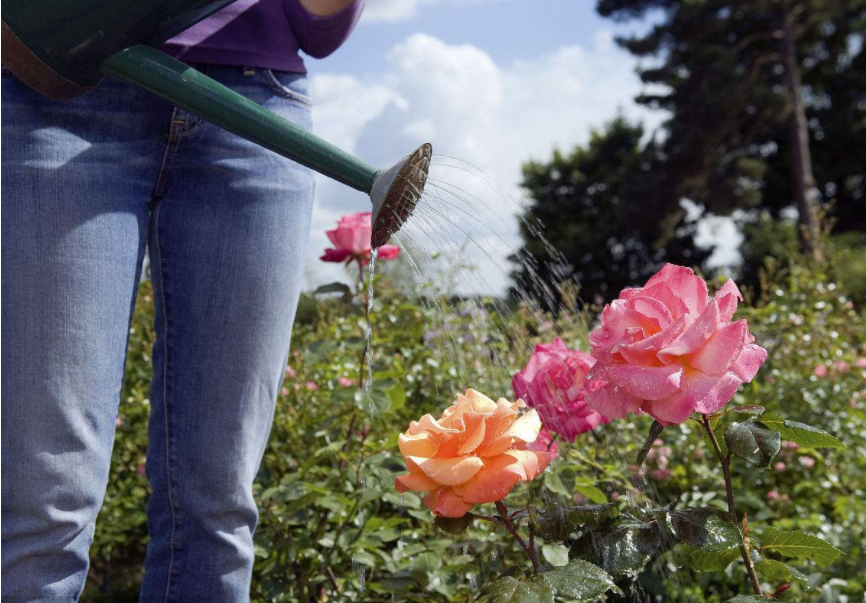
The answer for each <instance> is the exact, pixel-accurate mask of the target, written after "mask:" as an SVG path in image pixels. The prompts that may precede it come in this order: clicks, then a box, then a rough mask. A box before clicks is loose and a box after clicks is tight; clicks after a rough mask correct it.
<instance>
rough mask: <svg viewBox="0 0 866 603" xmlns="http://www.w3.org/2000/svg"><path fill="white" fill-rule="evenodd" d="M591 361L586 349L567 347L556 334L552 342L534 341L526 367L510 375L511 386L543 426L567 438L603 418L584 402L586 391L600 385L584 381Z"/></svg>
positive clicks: (605, 420)
mask: <svg viewBox="0 0 866 603" xmlns="http://www.w3.org/2000/svg"><path fill="white" fill-rule="evenodd" d="M594 363H595V360H593V358H592V356H590V355H589V354H587V353H586V352H580V351H578V350H570V349H568V348H567V347H565V344H564V343H562V339H560V338H559V337H557V338H556V339H555V340H554V341H553V343H549V344H538V345H536V346H535V352H534V353H533V354H532V357H531V358H530V359H529V362H528V363H527V365H526V368H525V369H523V370H522V371H520V372H519V373H517V374H516V375H514V378H513V379H512V380H511V387H512V389H513V390H514V395H515V396H517V397H518V398H522V399H523V400H524V401H525V402H526V403H527V404H528V405H529V406H530V407H531V408H534V409H536V410H537V411H538V414H539V415H541V422H542V424H543V425H544V428H545V429H547V430H549V431H552V432H554V433H557V434H559V435H560V436H562V437H563V438H564V439H566V440H568V441H569V442H573V441H574V438H575V437H576V436H577V435H578V434H581V433H586V432H587V431H592V430H593V429H595V428H596V427H598V426H599V425H600V424H601V423H609V422H610V419H607V418H605V417H603V416H601V415H600V414H598V413H597V412H595V411H594V410H592V409H591V408H589V407H588V406H587V405H586V394H587V392H588V391H592V390H594V389H597V388H599V387H601V386H602V385H604V382H603V381H597V380H596V381H587V380H586V373H587V371H589V369H590V368H591V367H592V365H593V364H594Z"/></svg>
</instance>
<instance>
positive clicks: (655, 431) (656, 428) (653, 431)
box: [637, 421, 665, 467]
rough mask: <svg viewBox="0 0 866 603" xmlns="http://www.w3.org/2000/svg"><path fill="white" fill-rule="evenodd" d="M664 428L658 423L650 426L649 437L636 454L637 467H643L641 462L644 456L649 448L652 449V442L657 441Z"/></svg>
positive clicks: (654, 422)
mask: <svg viewBox="0 0 866 603" xmlns="http://www.w3.org/2000/svg"><path fill="white" fill-rule="evenodd" d="M664 428H665V426H664V425H662V424H661V423H659V422H658V421H653V422H652V425H650V430H649V435H647V438H646V442H644V444H643V446H642V447H641V449H640V450H639V451H638V453H637V466H638V467H640V466H641V465H643V462H644V461H645V460H646V455H647V454H649V451H650V448H652V445H653V442H655V441H656V439H658V437H659V435H661V433H662V431H664Z"/></svg>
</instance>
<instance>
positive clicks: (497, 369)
mask: <svg viewBox="0 0 866 603" xmlns="http://www.w3.org/2000/svg"><path fill="white" fill-rule="evenodd" d="M763 279H764V280H763V287H762V290H761V291H760V292H758V293H756V294H755V295H754V296H753V298H752V300H751V303H750V304H749V305H747V306H745V305H741V309H740V311H739V312H738V314H737V318H747V319H748V321H749V328H750V330H751V332H752V333H753V334H754V335H755V337H756V340H757V342H758V343H759V344H760V345H762V346H763V347H765V348H766V349H767V350H768V353H769V354H768V359H767V361H766V363H765V364H764V366H763V367H762V369H761V371H760V372H759V373H758V375H757V377H756V378H755V379H754V380H753V381H752V382H751V383H749V384H746V385H744V386H743V387H741V388H740V390H739V392H738V393H737V394H736V397H735V398H734V400H733V401H732V402H731V404H730V405H729V408H728V410H730V409H733V408H735V407H736V408H738V411H737V412H736V413H733V412H732V413H730V414H728V415H726V416H724V417H722V418H721V419H718V420H717V421H715V422H714V425H713V426H714V427H715V432H716V433H718V434H719V439H720V440H721V442H722V443H721V445H723V446H724V445H727V444H726V443H725V438H724V436H723V432H724V429H725V427H726V425H728V424H730V423H738V424H739V425H743V426H744V427H735V428H733V430H732V433H734V432H737V430H738V429H739V430H740V431H743V430H745V431H746V432H748V433H750V434H755V433H757V434H758V435H759V436H761V435H763V434H762V432H760V431H757V432H756V431H755V430H762V429H763V430H767V431H772V430H773V429H776V430H778V431H781V432H782V437H781V438H779V442H778V445H779V452H778V454H776V455H772V459H761V460H762V461H763V460H767V462H768V463H769V465H770V466H769V467H768V468H760V467H756V466H752V465H749V464H747V463H746V462H745V461H742V460H740V459H736V462H734V463H732V481H733V484H732V485H733V490H734V491H735V492H736V495H737V501H736V502H737V508H738V509H737V510H738V512H739V514H740V515H742V514H743V513H746V514H747V516H748V526H749V530H750V536H753V537H754V538H755V544H757V545H758V546H757V547H756V548H757V550H754V551H753V552H754V555H755V561H756V571H757V572H758V575H759V576H760V579H761V581H762V582H763V583H764V585H765V586H766V587H767V588H769V589H770V590H769V592H770V593H772V592H773V591H774V590H775V589H777V588H778V587H780V586H783V585H790V588H789V590H788V591H787V592H783V593H780V594H779V597H780V599H781V600H790V601H843V600H845V597H848V600H854V599H856V598H857V597H861V596H862V592H863V591H864V589H866V581H864V578H863V576H864V575H866V557H864V553H863V548H862V543H863V542H864V541H866V533H864V530H866V528H864V526H866V502H864V500H866V496H864V481H866V424H864V421H866V393H864V391H866V367H864V366H863V364H864V362H866V361H864V360H862V359H863V358H864V357H866V330H864V328H863V321H862V318H861V317H860V316H859V315H858V314H857V312H856V310H855V308H854V306H853V304H851V303H850V301H849V300H848V299H847V298H846V296H845V294H844V293H843V292H842V291H841V289H840V288H839V287H837V286H835V285H834V283H833V282H831V281H830V280H829V279H828V278H827V277H826V274H825V273H824V272H822V271H821V270H820V269H814V268H813V269H811V270H807V269H805V268H802V267H800V266H799V265H797V264H796V263H795V264H791V265H789V266H787V267H786V268H785V269H784V270H782V269H778V270H769V271H768V272H766V273H765V274H764V277H763ZM719 284H721V283H719ZM364 306H365V304H364V301H363V292H362V291H358V292H354V291H352V290H351V289H349V288H346V287H331V288H329V289H326V290H324V291H320V292H319V293H317V294H315V295H309V296H305V299H304V300H303V301H302V306H301V311H300V312H299V319H298V321H297V323H296V325H295V329H294V335H293V351H292V354H291V356H290V362H289V366H288V367H287V373H286V377H285V381H284V384H283V388H282V389H281V392H280V396H279V399H278V401H277V409H276V414H275V419H274V426H273V430H272V433H271V438H270V443H269V446H268V448H267V451H266V452H265V457H264V460H263V463H262V467H261V471H260V473H259V476H258V479H257V482H256V487H255V495H256V499H257V501H258V503H259V507H260V510H261V515H260V523H259V527H258V529H257V531H256V534H255V542H256V562H255V568H254V578H253V591H252V599H253V600H254V601H305V602H306V601H324V600H329V601H419V602H420V601H442V600H450V601H473V600H475V599H476V598H478V597H479V596H480V597H481V599H482V600H484V601H489V602H496V601H506V600H513V601H531V600H532V601H534V600H542V601H552V600H553V597H554V593H556V597H558V600H578V599H582V598H583V599H588V600H592V599H596V598H598V597H604V596H606V597H608V598H609V600H622V598H623V597H625V598H626V599H627V600H666V601H707V602H717V601H718V602H721V601H727V600H729V599H731V598H733V597H735V596H737V595H741V598H740V599H737V600H739V601H750V600H758V599H756V598H751V599H750V598H749V597H748V596H746V595H745V594H744V593H747V592H748V582H747V580H746V578H745V573H744V571H743V563H742V561H741V560H740V553H739V549H738V548H737V546H738V540H739V539H740V538H741V534H740V532H739V529H740V527H739V525H737V524H734V523H733V522H732V521H731V518H730V517H729V516H727V514H726V510H727V506H726V502H725V489H724V484H723V483H722V474H721V472H720V471H719V467H718V461H716V460H715V459H714V458H713V451H712V448H710V447H708V441H707V437H706V435H705V432H704V431H703V430H702V427H701V425H700V423H699V422H697V421H686V422H683V423H681V424H679V425H672V426H669V427H666V428H665V429H664V430H663V431H662V432H660V433H658V434H657V435H656V433H655V432H654V433H653V434H651V433H650V430H651V426H652V420H651V418H650V417H648V416H646V415H643V416H635V415H628V416H627V417H625V418H623V419H617V420H614V421H613V422H612V423H610V424H608V425H604V424H602V425H600V426H599V427H598V428H597V429H595V430H594V431H590V432H587V433H583V434H580V435H578V436H577V438H576V440H575V442H574V443H568V442H564V441H561V440H559V441H558V442H556V454H557V456H556V458H554V459H553V460H552V462H551V464H550V467H549V468H548V469H547V470H546V471H545V472H544V473H543V474H542V475H541V476H539V477H538V478H537V479H535V480H533V481H531V482H529V483H526V484H520V485H519V486H518V487H515V489H514V490H513V492H512V493H511V494H510V495H509V496H508V498H507V499H506V500H505V502H506V503H507V505H508V508H509V509H511V510H514V511H517V512H519V514H518V516H516V517H515V521H517V522H518V530H519V531H520V532H521V533H523V534H524V537H527V536H528V535H529V530H530V526H531V531H532V535H533V537H534V539H535V547H536V549H537V551H538V554H539V556H540V560H541V563H542V564H543V565H544V567H545V570H546V571H545V573H544V574H542V575H541V576H542V577H537V576H532V575H531V574H530V573H528V572H529V570H530V569H531V566H530V565H529V562H528V560H527V557H526V555H525V553H524V551H523V550H522V549H521V548H520V547H519V546H518V545H517V544H516V543H515V541H514V539H513V538H512V537H511V535H509V533H508V532H507V531H505V530H503V529H502V526H501V525H497V524H496V523H493V522H490V521H481V520H476V519H474V518H473V516H472V515H469V516H467V517H465V518H463V519H453V520H443V519H438V520H437V519H436V518H434V517H433V515H432V514H431V513H430V511H429V510H428V509H427V508H426V507H425V506H424V505H423V503H422V496H421V495H419V494H416V493H414V492H405V493H403V494H401V493H399V492H397V490H396V489H395V487H394V481H395V478H397V477H398V476H400V475H404V474H405V473H406V465H405V462H404V459H403V457H402V456H401V454H400V452H399V450H398V448H397V439H398V434H400V433H401V432H404V431H405V430H406V426H407V425H408V424H409V422H410V421H411V420H414V419H417V418H418V417H420V416H421V415H423V414H425V413H428V412H430V413H433V414H434V415H435V416H438V415H439V414H441V411H442V410H443V409H444V408H446V407H447V406H449V405H451V404H452V403H453V400H454V396H455V394H456V392H462V391H465V389H466V388H467V387H473V388H475V389H477V390H479V391H482V392H484V393H486V394H487V395H488V396H490V397H491V398H493V399H496V398H497V397H500V396H502V397H506V398H508V399H513V397H514V396H513V394H512V391H511V386H510V384H511V378H512V376H513V375H514V374H515V373H517V372H518V371H519V370H521V369H522V368H523V367H525V366H526V363H527V361H528V360H529V357H530V354H531V352H532V348H533V345H534V344H535V343H550V342H551V341H553V340H554V339H555V338H556V337H561V338H562V340H563V342H564V344H565V345H566V346H568V347H569V348H571V349H581V350H587V351H588V350H589V346H588V343H587V341H588V339H587V338H588V329H587V325H592V324H594V323H595V318H596V311H597V310H598V309H587V310H585V313H576V312H575V313H562V314H560V315H558V316H553V315H546V316H544V317H542V319H539V316H538V313H537V312H536V311H535V310H533V309H532V308H529V307H527V306H514V307H508V308H506V307H505V306H504V305H503V303H502V302H500V301H498V300H494V299H482V298H477V299H445V298H441V297H429V298H424V297H418V296H415V295H407V294H406V292H405V288H404V287H403V285H402V284H401V283H399V282H395V281H393V280H392V279H391V277H390V276H389V275H388V274H387V273H386V274H383V275H382V276H381V277H379V280H378V282H377V285H376V289H375V297H374V301H373V311H372V313H371V314H370V317H371V320H372V323H373V350H374V362H373V369H374V370H373V382H372V387H371V388H370V389H369V391H368V390H366V389H365V388H364V387H362V386H361V385H362V381H363V379H364V378H365V375H366V371H367V368H366V366H365V364H366V362H367V359H366V357H365V355H364V350H365V339H364V335H365V328H366V321H365V309H364ZM152 320H153V308H152V299H151V290H150V287H149V284H148V283H146V282H145V283H143V284H142V287H141V291H140V293H139V298H138V303H137V306H136V312H135V317H134V322H133V327H132V332H131V335H130V347H129V352H128V360H127V366H126V380H125V384H124V388H123V393H122V398H121V406H120V418H119V427H118V433H117V438H116V443H115V448H114V453H113V464H112V470H111V477H110V482H109V489H108V492H107V494H106V498H105V504H104V506H103V509H102V511H101V513H100V516H99V519H98V522H97V531H96V536H95V540H94V544H93V548H92V550H91V557H92V566H91V572H90V580H89V583H88V590H87V591H86V596H85V599H87V598H88V597H89V598H90V599H91V600H93V599H95V598H98V597H105V600H112V601H121V600H125V597H129V598H130V599H129V600H133V599H134V598H135V596H136V594H137V584H138V583H139V581H140V579H141V571H142V570H141V563H142V560H143V556H144V550H145V545H146V541H147V534H146V521H145V507H146V499H147V495H148V492H149V490H148V485H147V480H146V479H145V477H144V476H143V474H142V472H141V466H142V463H143V462H144V459H145V457H146V425H147V416H148V408H149V407H148V404H147V397H148V395H149V394H148V388H149V380H150V375H151V367H150V354H151V352H150V349H151V346H152V344H153V328H152ZM494 327H495V328H494ZM820 367H823V368H820ZM359 379H360V380H359ZM752 407H763V409H765V410H759V409H758V408H752ZM762 413H763V416H762ZM779 417H783V419H780V418H779ZM784 420H788V421H789V422H790V421H793V422H797V423H804V424H808V425H811V426H814V427H815V428H817V429H818V430H821V431H824V432H827V433H828V434H832V436H834V437H835V438H838V441H839V442H840V445H843V446H844V447H845V448H844V449H842V448H838V447H830V448H823V447H822V448H818V447H817V446H819V445H825V444H827V441H823V440H821V439H820V438H821V437H823V436H815V437H817V438H818V439H817V440H810V439H808V438H809V437H811V436H810V434H809V433H805V434H804V433H802V432H801V431H797V429H799V428H798V427H797V426H796V424H789V425H786V424H785V423H784V422H783V421H784ZM761 421H764V422H763V423H762V422H761ZM792 425H793V426H792ZM791 439H798V440H800V444H790V443H786V442H789V441H790V440H791ZM804 442H805V443H804ZM810 442H811V443H810ZM645 443H646V444H647V445H646V446H645ZM728 444H730V445H731V446H732V448H735V447H736V446H737V442H736V440H735V439H730V440H729V441H728ZM770 448H772V446H771V447H770ZM642 449H643V450H642ZM639 452H642V456H644V457H645V458H644V460H643V462H638V460H637V457H638V454H639ZM747 452H748V451H747ZM771 453H772V450H769V451H768V452H767V456H768V457H769V456H771ZM762 464H766V463H762ZM524 509H525V511H524ZM473 513H479V514H483V513H487V515H491V516H492V515H495V513H496V511H495V509H493V507H492V505H486V506H478V507H476V508H475V509H473ZM737 519H738V521H739V519H740V518H737ZM795 531H803V532H807V533H808V534H810V535H812V536H813V537H815V538H817V539H820V540H819V542H814V541H811V540H809V541H805V544H803V545H802V546H800V548H796V547H793V546H791V545H790V542H789V541H790V540H791V539H792V538H793V537H792V536H790V533H791V532H795ZM707 534H710V535H711V536H712V537H707ZM798 538H801V539H802V537H799V536H798ZM627 543H632V544H634V543H637V544H634V545H633V546H632V545H629V546H626V544H627ZM786 543H787V544H786ZM821 543H823V544H821ZM825 545H826V547H829V548H825ZM837 549H838V550H840V551H842V552H843V553H844V554H841V555H838V553H836V552H835V551H836V550H837ZM798 551H800V552H798ZM803 551H805V552H803ZM605 552H607V553H605ZM831 558H833V559H832V563H828V560H831ZM703 570H712V571H703ZM573 575H579V576H581V581H580V584H578V583H576V582H573V581H571V582H570V581H569V580H570V578H569V576H573ZM502 576H505V577H502ZM581 589H584V590H581ZM604 593H606V594H604ZM509 597H510V598H509ZM532 597H536V598H535V599H533V598H532Z"/></svg>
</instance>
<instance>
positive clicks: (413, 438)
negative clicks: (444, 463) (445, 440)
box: [397, 432, 437, 458]
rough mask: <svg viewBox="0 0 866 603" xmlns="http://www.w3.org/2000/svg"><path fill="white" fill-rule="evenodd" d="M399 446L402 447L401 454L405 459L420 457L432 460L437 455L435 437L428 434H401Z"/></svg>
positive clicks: (398, 441)
mask: <svg viewBox="0 0 866 603" xmlns="http://www.w3.org/2000/svg"><path fill="white" fill-rule="evenodd" d="M397 445H398V446H399V447H400V453H401V454H402V455H403V457H407V456H420V457H427V458H430V457H432V456H433V455H434V454H436V448H437V445H436V442H435V441H434V439H433V437H432V436H431V435H430V434H429V433H427V432H422V433H417V434H409V433H401V434H400V437H399V438H397Z"/></svg>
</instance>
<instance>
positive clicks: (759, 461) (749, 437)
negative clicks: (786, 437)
mask: <svg viewBox="0 0 866 603" xmlns="http://www.w3.org/2000/svg"><path fill="white" fill-rule="evenodd" d="M725 443H726V444H727V445H728V449H729V450H730V451H731V453H733V454H734V455H736V456H738V457H740V458H741V459H743V460H744V461H747V462H749V463H751V464H753V465H758V466H759V467H766V466H768V465H769V464H770V462H771V461H772V460H773V457H775V456H776V455H777V454H778V453H779V449H780V448H781V447H782V438H781V437H780V436H779V432H777V431H772V430H770V429H764V428H763V427H760V426H759V425H758V424H757V423H753V422H752V421H746V422H745V423H731V424H730V425H728V428H727V429H725Z"/></svg>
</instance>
